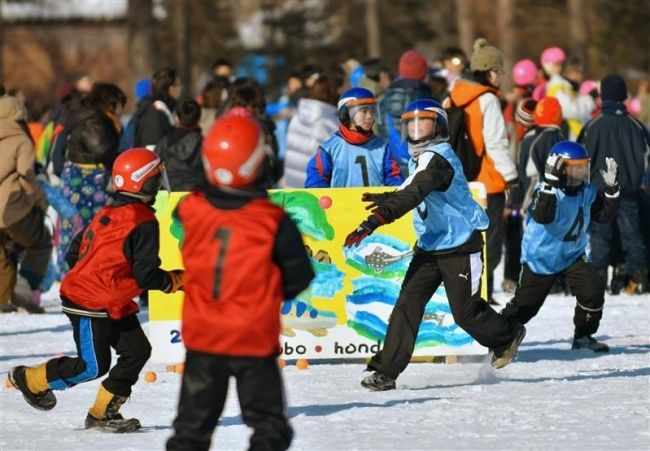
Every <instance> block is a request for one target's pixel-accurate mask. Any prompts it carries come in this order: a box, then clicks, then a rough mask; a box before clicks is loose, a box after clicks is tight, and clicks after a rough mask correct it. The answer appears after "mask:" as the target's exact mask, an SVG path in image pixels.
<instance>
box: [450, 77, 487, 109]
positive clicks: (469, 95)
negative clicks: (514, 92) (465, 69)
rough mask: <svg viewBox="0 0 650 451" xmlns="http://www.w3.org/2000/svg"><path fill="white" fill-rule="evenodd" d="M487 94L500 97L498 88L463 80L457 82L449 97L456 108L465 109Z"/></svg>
mask: <svg viewBox="0 0 650 451" xmlns="http://www.w3.org/2000/svg"><path fill="white" fill-rule="evenodd" d="M486 92H492V93H494V94H495V95H497V96H498V92H499V91H498V90H497V89H496V88H492V87H490V86H485V85H482V84H480V83H477V82H475V81H472V80H467V79H465V78H462V79H460V80H458V81H457V82H456V84H455V85H454V87H453V88H452V90H451V93H450V94H449V97H450V98H451V100H452V102H454V104H455V105H456V106H459V107H464V106H465V105H467V104H469V103H470V102H472V101H473V100H474V99H476V98H478V97H480V96H481V95H483V94H485V93H486Z"/></svg>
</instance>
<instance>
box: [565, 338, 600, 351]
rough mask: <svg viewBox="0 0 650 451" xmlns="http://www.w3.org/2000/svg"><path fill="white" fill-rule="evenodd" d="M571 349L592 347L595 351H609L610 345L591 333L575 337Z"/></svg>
mask: <svg viewBox="0 0 650 451" xmlns="http://www.w3.org/2000/svg"><path fill="white" fill-rule="evenodd" d="M571 349H591V350H592V351H594V352H609V346H607V345H606V344H605V343H602V342H600V341H597V340H596V339H595V338H593V337H592V336H591V335H583V336H582V337H573V345H571Z"/></svg>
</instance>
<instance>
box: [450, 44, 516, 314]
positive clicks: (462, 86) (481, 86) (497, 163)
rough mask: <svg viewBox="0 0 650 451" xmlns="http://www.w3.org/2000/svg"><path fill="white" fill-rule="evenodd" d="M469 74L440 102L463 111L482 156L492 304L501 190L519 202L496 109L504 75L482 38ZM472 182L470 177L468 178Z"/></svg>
mask: <svg viewBox="0 0 650 451" xmlns="http://www.w3.org/2000/svg"><path fill="white" fill-rule="evenodd" d="M470 71H471V74H470V75H468V77H467V78H463V79H460V80H458V81H457V82H456V84H455V85H454V87H453V88H452V90H451V92H450V94H449V98H448V99H447V102H445V106H447V105H450V104H451V103H452V102H453V103H454V104H455V105H456V106H458V107H460V108H463V109H464V110H465V118H466V122H465V123H466V125H467V131H468V133H469V138H470V141H471V142H472V145H473V147H474V151H475V152H476V154H477V155H478V156H480V157H481V170H480V172H479V175H478V178H477V179H476V180H477V181H479V182H481V183H483V184H484V185H485V188H486V190H487V213H488V216H489V217H490V226H489V227H488V230H487V280H488V283H487V290H488V300H489V301H490V302H492V303H494V302H496V301H494V298H493V292H494V277H493V276H494V270H495V268H496V267H497V266H498V265H499V262H500V261H501V252H502V249H501V248H502V246H503V240H504V221H503V212H504V208H505V205H506V193H507V194H508V202H509V204H510V207H511V208H513V209H518V208H520V207H521V203H522V201H523V190H522V187H521V184H520V182H519V177H518V174H517V167H516V164H515V160H514V156H513V155H512V153H511V152H510V148H509V144H508V134H507V130H506V124H505V121H504V119H503V114H502V113H501V103H500V102H499V96H500V92H499V87H500V86H501V77H502V76H503V74H504V69H503V56H502V55H501V52H500V51H499V49H497V48H496V47H493V46H491V45H489V44H488V42H487V40H485V39H483V38H479V39H477V40H476V42H474V53H472V57H471V59H470ZM470 181H473V180H470Z"/></svg>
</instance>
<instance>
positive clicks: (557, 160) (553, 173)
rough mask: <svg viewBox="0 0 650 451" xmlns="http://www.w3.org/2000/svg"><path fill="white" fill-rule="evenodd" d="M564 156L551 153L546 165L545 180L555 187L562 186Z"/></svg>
mask: <svg viewBox="0 0 650 451" xmlns="http://www.w3.org/2000/svg"><path fill="white" fill-rule="evenodd" d="M562 163H563V160H562V156H560V155H557V154H552V155H549V157H548V158H547V159H546V166H545V167H544V181H545V182H546V183H547V184H548V185H550V186H551V187H553V188H559V187H560V177H561V176H562Z"/></svg>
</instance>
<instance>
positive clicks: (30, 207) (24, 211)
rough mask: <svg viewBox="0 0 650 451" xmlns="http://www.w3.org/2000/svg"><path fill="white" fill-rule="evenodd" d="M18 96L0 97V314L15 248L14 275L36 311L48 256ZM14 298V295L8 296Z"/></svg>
mask: <svg viewBox="0 0 650 451" xmlns="http://www.w3.org/2000/svg"><path fill="white" fill-rule="evenodd" d="M26 114H27V112H26V110H25V107H24V105H22V104H21V103H20V102H19V101H18V99H16V98H15V97H11V96H4V97H1V98H0V148H1V149H2V151H1V152H0V313H4V312H11V311H15V307H14V306H13V305H12V304H11V300H12V297H13V294H14V289H15V287H16V280H17V272H18V268H17V267H18V263H17V254H18V251H22V250H23V249H24V250H25V256H24V258H23V259H22V262H21V263H20V274H21V276H23V277H24V278H25V279H26V280H27V282H28V283H29V286H30V288H31V290H32V292H31V299H30V300H31V303H29V304H26V305H23V306H24V307H26V308H28V309H29V311H32V312H42V311H43V310H42V309H41V308H40V307H39V304H40V290H39V286H40V284H41V282H42V281H43V278H44V277H45V273H46V272H47V264H48V262H49V260H50V255H51V254H52V237H51V236H50V233H49V231H48V230H47V229H46V227H45V223H44V217H45V209H46V208H47V202H46V200H45V196H44V194H43V192H42V191H41V189H40V188H39V186H38V183H37V182H36V176H35V174H34V143H33V142H32V140H31V138H30V136H29V133H28V131H27V124H26V123H25V117H26ZM14 300H15V298H14Z"/></svg>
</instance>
